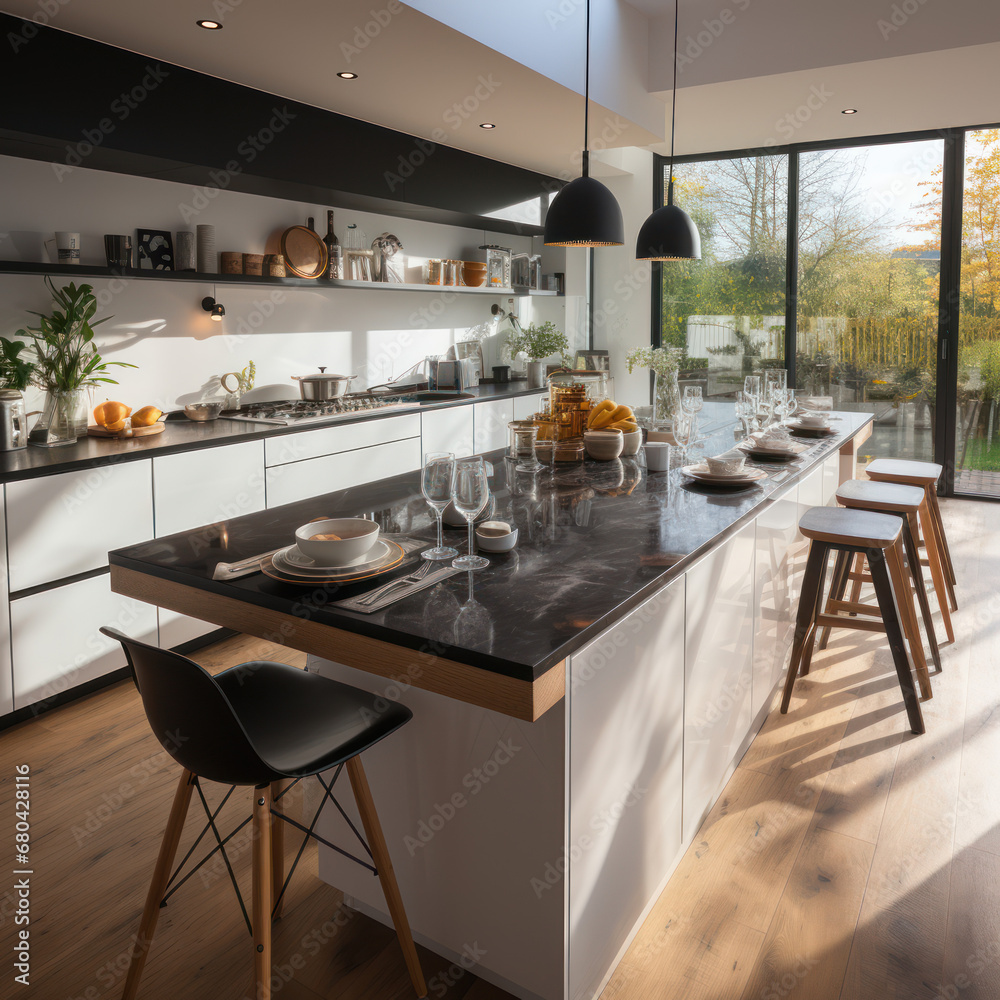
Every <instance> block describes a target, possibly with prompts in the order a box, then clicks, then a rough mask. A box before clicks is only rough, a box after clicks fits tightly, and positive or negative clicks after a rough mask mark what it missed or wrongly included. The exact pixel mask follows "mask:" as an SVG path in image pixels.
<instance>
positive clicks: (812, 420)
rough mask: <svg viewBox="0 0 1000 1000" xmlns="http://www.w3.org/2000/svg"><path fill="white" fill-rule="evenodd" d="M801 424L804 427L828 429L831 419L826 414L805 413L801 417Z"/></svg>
mask: <svg viewBox="0 0 1000 1000" xmlns="http://www.w3.org/2000/svg"><path fill="white" fill-rule="evenodd" d="M799 423H800V424H801V425H802V426H803V427H827V426H828V425H829V423H830V417H829V416H828V415H827V414H826V413H803V414H801V415H800V416H799Z"/></svg>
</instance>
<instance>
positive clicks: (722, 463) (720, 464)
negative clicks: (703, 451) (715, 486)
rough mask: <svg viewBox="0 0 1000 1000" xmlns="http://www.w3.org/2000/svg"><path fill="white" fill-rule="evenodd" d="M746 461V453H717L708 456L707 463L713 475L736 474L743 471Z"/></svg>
mask: <svg viewBox="0 0 1000 1000" xmlns="http://www.w3.org/2000/svg"><path fill="white" fill-rule="evenodd" d="M746 461H747V458H746V455H717V456H716V457H715V458H706V459H705V464H706V465H707V466H708V471H709V472H711V473H712V475H713V476H735V475H737V474H738V473H740V472H742V471H743V466H744V465H746Z"/></svg>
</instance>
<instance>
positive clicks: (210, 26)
mask: <svg viewBox="0 0 1000 1000" xmlns="http://www.w3.org/2000/svg"><path fill="white" fill-rule="evenodd" d="M194 23H195V24H197V25H198V27H199V28H205V29H207V30H208V31H221V30H222V22H220V21H206V20H202V21H195V22H194Z"/></svg>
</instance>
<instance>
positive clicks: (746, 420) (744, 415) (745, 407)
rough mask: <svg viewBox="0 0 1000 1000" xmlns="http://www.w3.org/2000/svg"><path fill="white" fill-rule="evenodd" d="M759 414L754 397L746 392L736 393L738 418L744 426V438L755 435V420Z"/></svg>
mask: <svg viewBox="0 0 1000 1000" xmlns="http://www.w3.org/2000/svg"><path fill="white" fill-rule="evenodd" d="M756 412H757V406H756V404H755V403H754V400H753V397H752V396H751V395H750V394H749V393H748V392H744V391H740V392H737V393H736V418H737V419H738V420H739V421H740V422H741V423H742V425H743V436H744V437H749V436H750V435H751V434H752V433H753V420H754V416H755V415H756Z"/></svg>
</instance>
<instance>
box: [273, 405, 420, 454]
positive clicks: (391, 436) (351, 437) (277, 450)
mask: <svg viewBox="0 0 1000 1000" xmlns="http://www.w3.org/2000/svg"><path fill="white" fill-rule="evenodd" d="M418 437H420V414H419V413H404V414H401V415H400V416H398V417H378V418H373V419H371V420H359V421H358V422H357V423H352V424H335V425H334V426H332V427H319V428H317V429H316V430H314V431H300V432H299V433H298V434H280V435H278V436H277V437H273V438H267V439H265V441H264V464H265V465H267V466H269V467H270V466H272V465H286V464H288V463H289V462H302V461H305V460H306V459H310V458H319V457H320V456H321V455H334V454H337V453H338V452H342V451H353V450H354V449H356V448H369V447H372V446H373V445H378V444H384V443H385V442H387V441H400V440H402V439H404V438H418Z"/></svg>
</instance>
